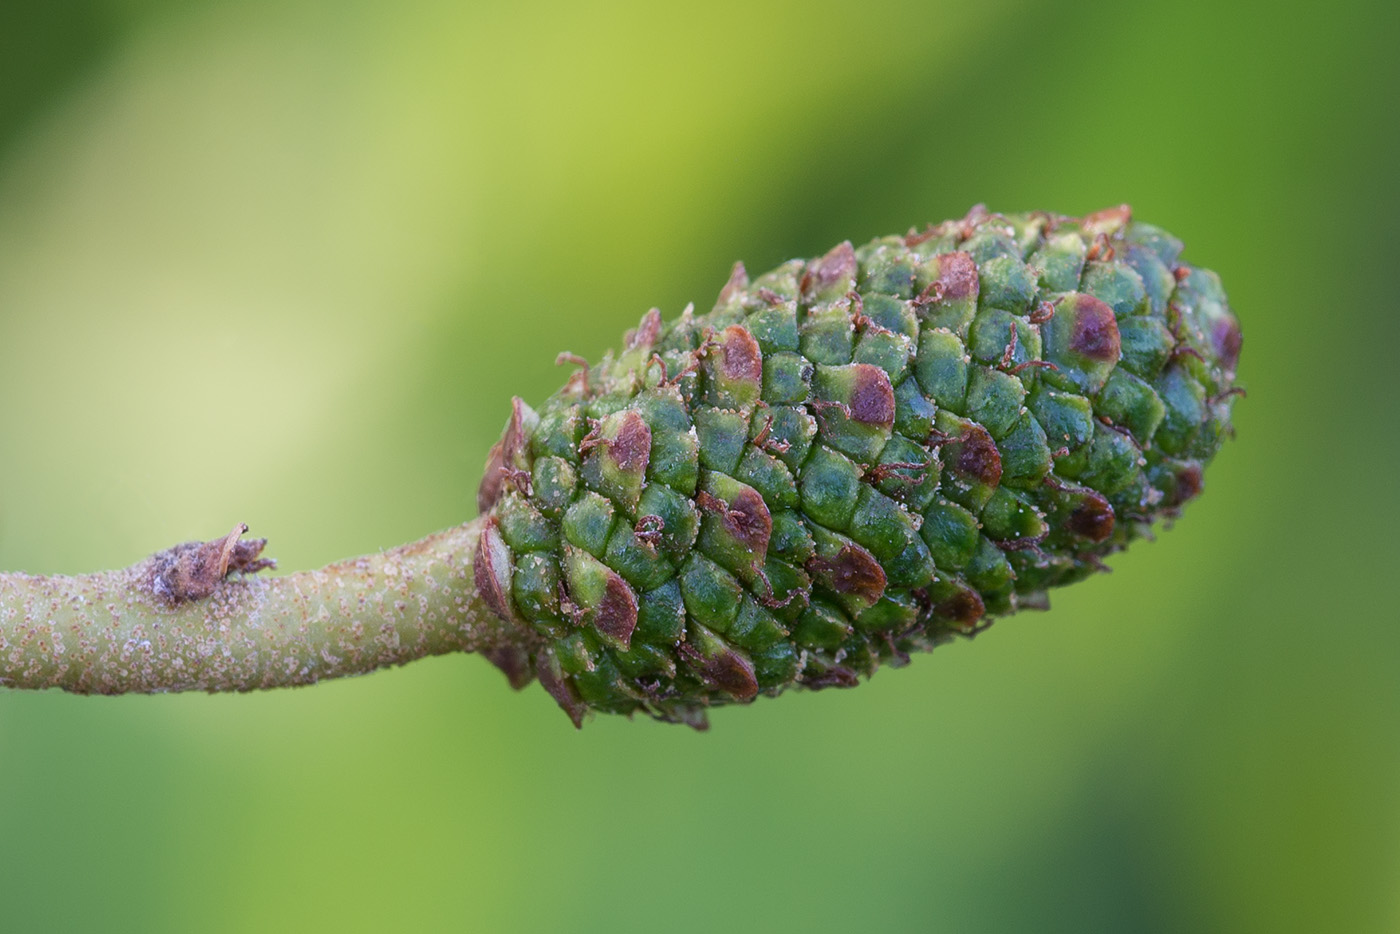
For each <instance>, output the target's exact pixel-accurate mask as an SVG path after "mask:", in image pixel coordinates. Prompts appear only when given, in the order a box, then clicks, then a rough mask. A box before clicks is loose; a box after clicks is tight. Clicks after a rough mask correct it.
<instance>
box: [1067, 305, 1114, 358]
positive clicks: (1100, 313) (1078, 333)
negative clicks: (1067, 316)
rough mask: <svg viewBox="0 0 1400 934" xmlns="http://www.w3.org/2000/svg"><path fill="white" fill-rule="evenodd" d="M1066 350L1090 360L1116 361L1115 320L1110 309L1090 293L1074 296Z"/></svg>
mask: <svg viewBox="0 0 1400 934" xmlns="http://www.w3.org/2000/svg"><path fill="white" fill-rule="evenodd" d="M1069 347H1070V350H1073V351H1074V352H1075V353H1077V354H1079V355H1080V356H1082V357H1088V358H1089V359H1090V360H1101V361H1103V362H1106V363H1116V362H1117V361H1118V354H1119V352H1120V351H1121V350H1122V338H1121V337H1120V336H1119V334H1118V321H1117V319H1116V318H1114V317H1113V309H1112V308H1110V307H1108V305H1106V304H1104V302H1102V301H1100V300H1099V299H1097V298H1095V297H1094V296H1092V295H1083V294H1080V295H1076V296H1075V297H1074V331H1073V333H1072V334H1071V335H1070V339H1069Z"/></svg>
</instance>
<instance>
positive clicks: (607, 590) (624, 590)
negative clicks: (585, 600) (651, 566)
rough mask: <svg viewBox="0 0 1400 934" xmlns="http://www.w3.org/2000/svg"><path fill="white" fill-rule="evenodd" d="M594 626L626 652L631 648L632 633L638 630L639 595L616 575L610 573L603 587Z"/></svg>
mask: <svg viewBox="0 0 1400 934" xmlns="http://www.w3.org/2000/svg"><path fill="white" fill-rule="evenodd" d="M593 625H595V626H596V627H597V628H598V631H599V632H601V633H602V634H603V635H605V636H607V637H609V638H611V639H614V640H616V641H617V642H618V643H619V644H620V645H621V646H622V647H623V649H624V650H625V649H627V648H630V647H631V645H632V632H633V630H635V629H636V628H637V595H636V594H634V593H633V592H632V588H631V587H628V586H627V582H626V581H624V580H623V579H622V578H621V577H620V576H618V575H617V574H616V573H612V572H609V574H608V578H607V583H606V584H604V585H603V599H602V600H601V601H599V603H598V613H597V616H595V617H594V619H593Z"/></svg>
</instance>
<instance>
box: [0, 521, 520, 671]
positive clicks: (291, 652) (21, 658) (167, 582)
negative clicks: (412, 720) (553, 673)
mask: <svg viewBox="0 0 1400 934" xmlns="http://www.w3.org/2000/svg"><path fill="white" fill-rule="evenodd" d="M243 531H246V529H245V528H244V527H242V526H237V527H235V528H234V531H233V532H232V533H230V534H229V535H228V536H226V537H224V538H222V539H216V540H214V541H212V542H205V543H189V544H186V545H180V546H176V547H175V548H172V549H169V550H168V551H165V552H161V553H160V554H157V555H153V556H152V557H151V558H148V559H146V560H145V561H143V562H141V563H139V564H136V565H133V566H132V567H129V568H125V569H123V570H119V571H106V572H100V573H97V574H87V575H80V576H74V577H69V576H61V575H55V576H48V577H41V576H35V575H29V574H19V573H11V574H0V686H6V687H11V688H62V689H64V690H66V691H73V692H76V693H80V694H121V693H125V692H142V693H155V692H166V691H191V690H199V691H251V690H256V689H260V688H271V687H287V686H293V685H302V684H313V683H315V682H317V681H320V680H322V679H325V678H338V677H344V676H346V675H356V674H364V673H366V672H369V671H373V670H375V669H377V668H383V667H386V666H390V665H402V664H404V663H405V662H409V661H412V660H414V659H416V658H422V657H423V656H426V655H441V654H443V653H446V652H453V651H468V652H471V651H480V652H484V653H485V654H487V655H488V657H490V656H492V655H493V654H495V655H499V654H500V653H502V652H505V653H511V652H513V651H515V650H516V647H515V645H514V642H513V640H515V639H519V638H520V635H519V633H518V632H516V631H513V630H512V629H511V628H510V627H508V626H507V624H505V623H502V622H501V621H500V620H499V619H498V618H497V617H496V616H495V615H494V614H493V613H492V612H491V611H490V610H489V609H488V608H487V607H486V605H485V604H484V603H483V602H482V600H481V599H480V597H479V595H478V593H477V589H476V584H475V582H474V578H473V572H472V560H473V555H474V553H475V550H476V544H477V539H478V538H479V536H480V521H479V520H476V521H472V522H469V523H466V524H465V525H460V526H457V527H455V528H451V529H447V530H445V531H442V532H438V533H435V534H433V535H429V536H428V537H427V538H424V539H422V540H420V541H417V542H412V543H410V544H407V545H403V546H401V547H398V548H394V549H392V550H390V551H385V552H382V553H380V554H375V555H368V556H366V557H362V558H352V559H350V560H348V561H341V562H338V563H336V564H332V565H329V566H328V567H325V568H321V569H320V570H316V571H302V572H298V573H295V574H290V575H287V576H285V577H262V576H254V574H253V572H255V571H257V570H260V569H262V568H263V567H266V566H267V565H268V564H270V562H267V561H265V560H263V559H259V558H258V553H259V552H260V551H261V546H262V543H261V542H251V543H250V542H240V541H239V540H238V539H239V536H240V535H241V533H242V532H243ZM226 574H227V575H228V576H227V578H226V577H225V575H226ZM498 664H499V662H498Z"/></svg>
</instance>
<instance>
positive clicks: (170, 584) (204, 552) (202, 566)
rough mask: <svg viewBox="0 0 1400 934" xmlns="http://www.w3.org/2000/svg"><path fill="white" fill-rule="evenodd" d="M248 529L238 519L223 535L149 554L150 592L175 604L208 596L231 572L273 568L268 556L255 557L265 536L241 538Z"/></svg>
mask: <svg viewBox="0 0 1400 934" xmlns="http://www.w3.org/2000/svg"><path fill="white" fill-rule="evenodd" d="M247 531H248V526H246V525H244V524H243V523H241V522H240V523H239V524H238V525H235V526H234V527H233V530H232V531H231V532H229V533H228V534H227V535H225V536H224V537H223V538H216V539H214V540H213V541H208V542H183V543H182V544H179V545H176V546H175V547H173V548H167V549H166V550H165V551H162V552H158V553H157V554H154V555H152V556H151V557H150V559H149V562H148V564H149V568H148V571H147V581H148V586H149V588H150V591H151V593H152V594H154V595H155V596H156V597H157V598H159V599H161V600H163V601H165V602H166V603H169V604H170V605H172V606H175V605H178V604H181V603H185V602H186V601H189V600H199V599H202V598H204V597H207V596H209V595H210V594H212V593H213V592H214V588H215V587H217V586H218V585H219V583H220V582H221V581H222V580H223V579H224V578H225V577H227V576H228V575H230V574H234V573H239V574H255V573H257V572H258V571H261V570H263V569H264V568H271V567H276V566H277V562H276V561H274V560H272V559H271V558H260V557H258V556H259V555H261V554H262V550H263V549H264V548H266V547H267V539H265V538H253V539H249V540H247V541H242V540H241V536H242V535H243V533H244V532H247Z"/></svg>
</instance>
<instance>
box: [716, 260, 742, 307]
mask: <svg viewBox="0 0 1400 934" xmlns="http://www.w3.org/2000/svg"><path fill="white" fill-rule="evenodd" d="M748 287H749V273H748V270H746V269H745V268H744V264H743V263H742V262H738V263H735V264H734V268H733V269H731V270H730V271H729V281H728V282H726V283H725V284H724V288H722V289H720V290H719V304H720V305H728V304H729V303H730V302H731V301H732V300H733V299H734V296H736V295H738V294H739V293H740V292H742V291H744V289H747V288H748Z"/></svg>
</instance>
